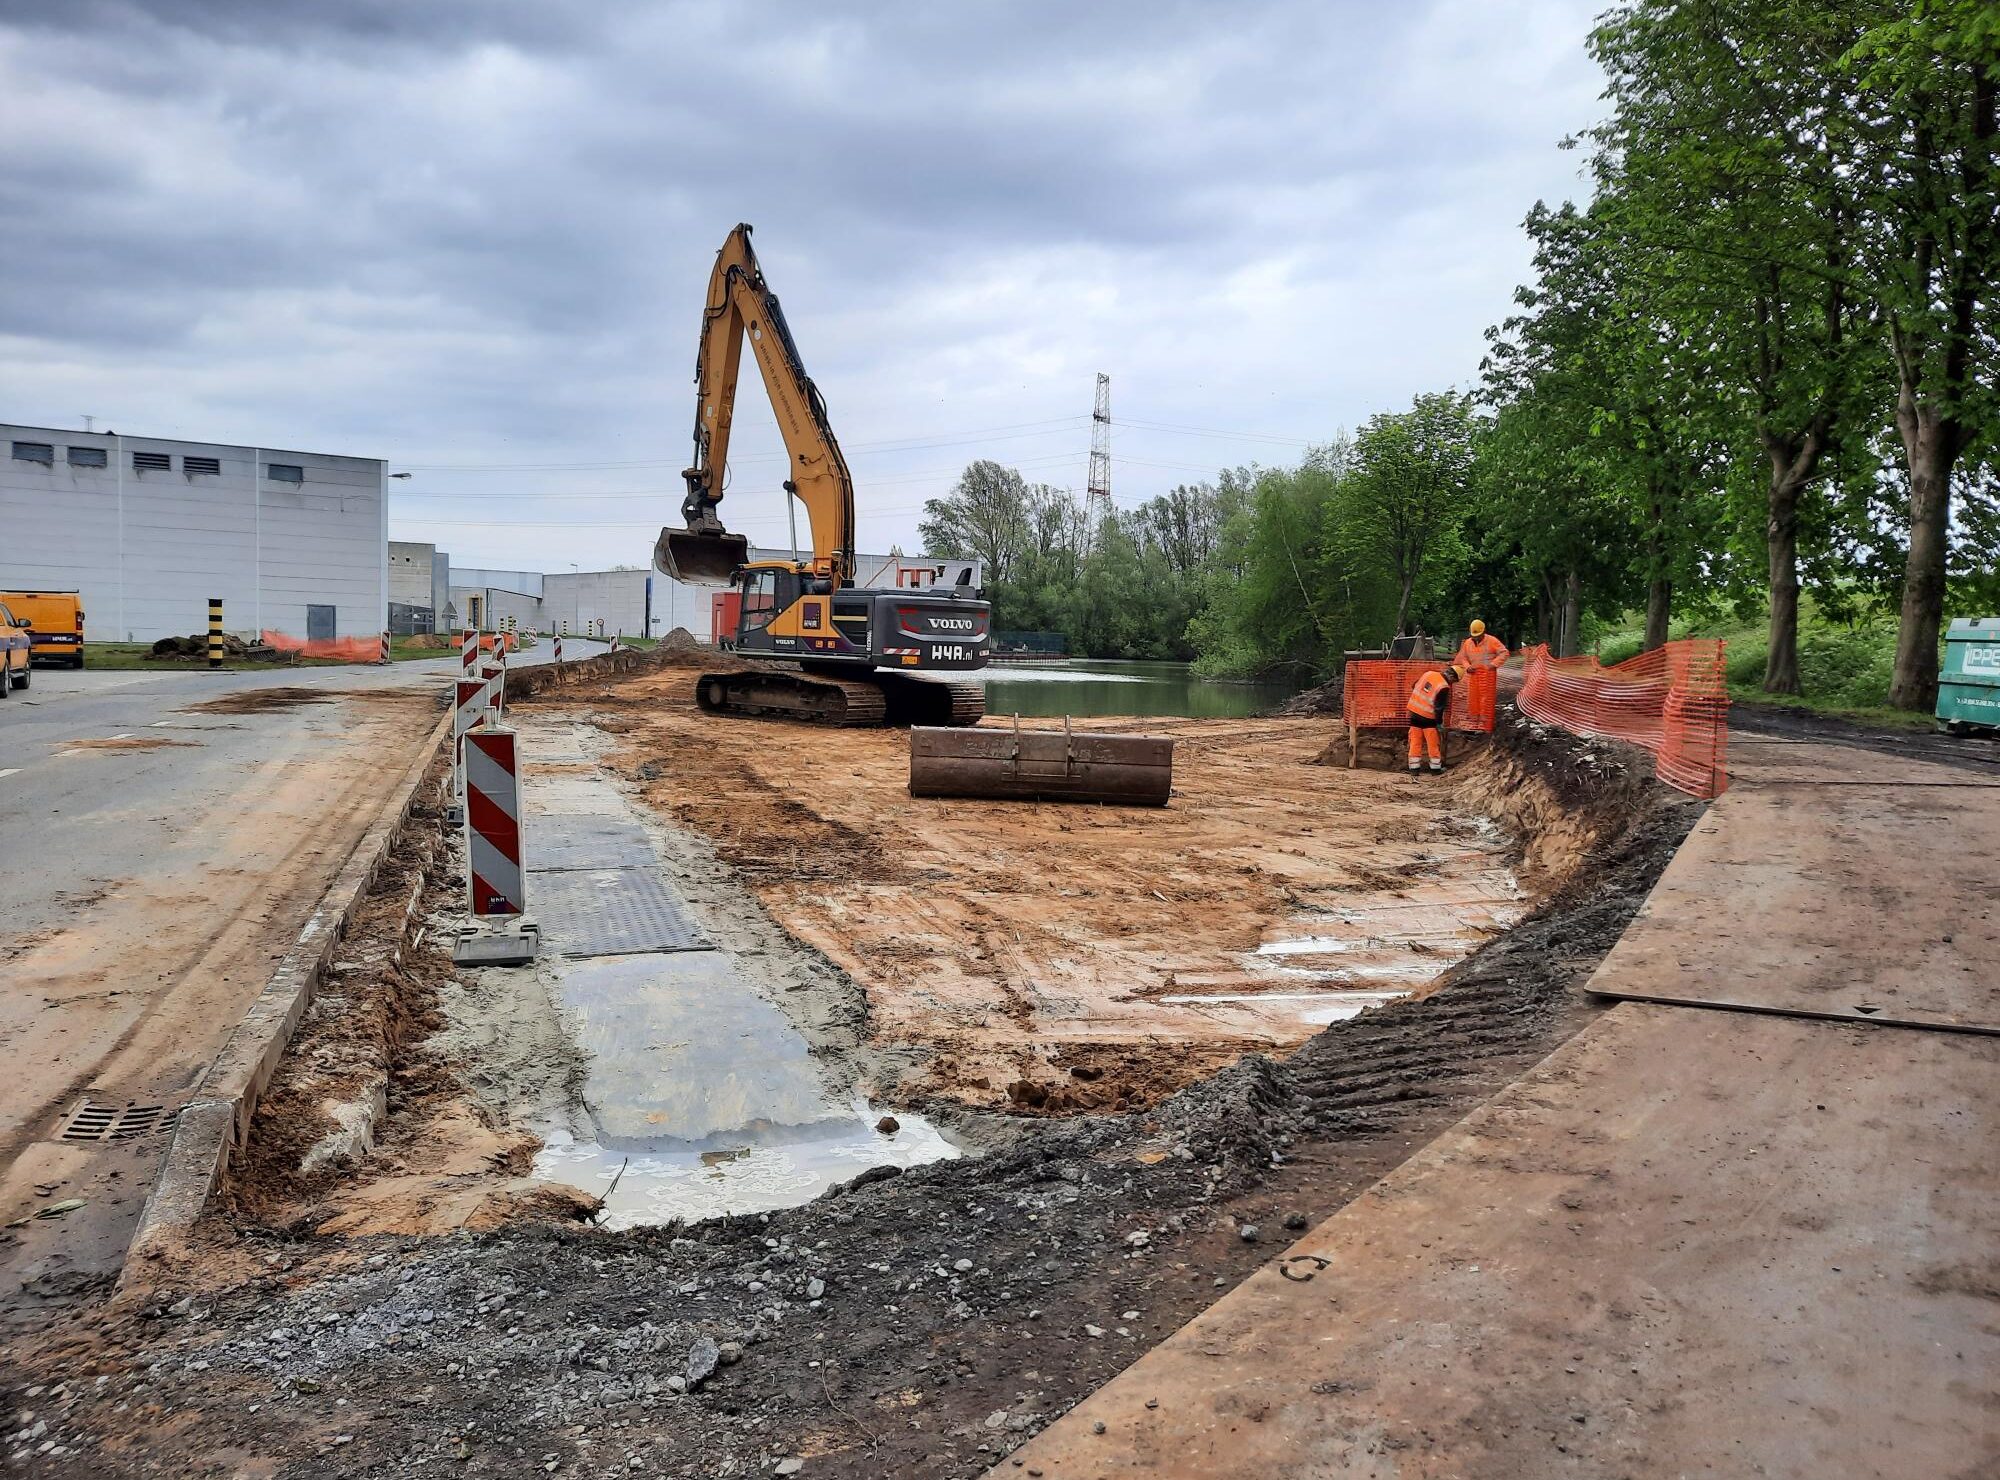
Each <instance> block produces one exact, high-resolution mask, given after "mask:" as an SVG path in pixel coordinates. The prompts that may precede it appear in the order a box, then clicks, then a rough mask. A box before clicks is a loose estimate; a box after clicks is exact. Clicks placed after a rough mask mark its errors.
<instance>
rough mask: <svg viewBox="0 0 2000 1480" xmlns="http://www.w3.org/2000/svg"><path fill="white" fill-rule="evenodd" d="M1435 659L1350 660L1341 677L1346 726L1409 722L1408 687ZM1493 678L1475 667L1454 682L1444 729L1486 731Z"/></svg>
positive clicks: (1439, 663)
mask: <svg viewBox="0 0 2000 1480" xmlns="http://www.w3.org/2000/svg"><path fill="white" fill-rule="evenodd" d="M1442 667H1444V662H1443V660H1441V659H1437V658H1409V659H1403V658H1354V659H1351V660H1350V661H1349V662H1348V665H1347V675H1346V677H1345V678H1344V679H1343V680H1342V681H1341V689H1340V715H1341V718H1342V719H1344V720H1345V721H1346V722H1347V727H1348V728H1349V729H1350V730H1358V729H1392V728H1393V729H1401V728H1402V727H1403V726H1405V725H1407V724H1409V722H1410V690H1411V689H1413V688H1414V687H1416V683H1417V680H1418V679H1420V678H1422V677H1423V676H1424V675H1425V674H1426V673H1428V672H1430V671H1431V670H1432V669H1433V668H1442ZM1494 694H1495V678H1494V673H1493V670H1492V669H1491V668H1474V669H1472V670H1471V671H1470V672H1468V673H1467V674H1466V675H1465V677H1464V679H1463V680H1461V681H1460V682H1458V683H1456V684H1453V685H1452V690H1451V699H1450V701H1449V706H1450V707H1449V708H1448V709H1447V710H1446V712H1445V728H1446V729H1449V730H1470V731H1473V732H1474V733H1476V734H1481V735H1485V734H1490V733H1492V730H1493V708H1494Z"/></svg>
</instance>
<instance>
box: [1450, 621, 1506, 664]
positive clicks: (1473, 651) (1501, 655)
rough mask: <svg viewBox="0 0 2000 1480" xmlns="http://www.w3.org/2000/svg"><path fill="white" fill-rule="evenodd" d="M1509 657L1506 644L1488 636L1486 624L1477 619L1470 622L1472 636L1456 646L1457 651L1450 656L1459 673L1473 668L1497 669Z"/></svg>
mask: <svg viewBox="0 0 2000 1480" xmlns="http://www.w3.org/2000/svg"><path fill="white" fill-rule="evenodd" d="M1510 656H1511V655H1510V654H1509V653H1508V651H1507V644H1506V643H1504V642H1502V641H1501V640H1500V639H1499V638H1497V637H1494V636H1492V635H1490V634H1489V633H1488V632H1487V630H1486V624H1485V623H1484V622H1482V621H1480V620H1479V619H1478V618H1477V617H1475V618H1473V620H1472V635H1471V636H1470V637H1468V638H1466V639H1465V641H1464V642H1461V643H1460V644H1459V645H1458V651H1457V652H1455V653H1453V654H1452V655H1451V661H1452V662H1454V663H1456V664H1457V665H1458V667H1459V669H1460V671H1461V672H1464V673H1470V672H1471V671H1472V670H1473V669H1475V668H1498V667H1499V666H1500V665H1501V664H1502V663H1504V662H1506V661H1507V659H1508V658H1509V657H1510Z"/></svg>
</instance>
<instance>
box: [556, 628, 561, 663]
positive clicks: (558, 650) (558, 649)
mask: <svg viewBox="0 0 2000 1480" xmlns="http://www.w3.org/2000/svg"><path fill="white" fill-rule="evenodd" d="M555 643H556V661H557V662H558V663H560V662H562V634H561V633H560V632H558V633H557V634H556V636H555Z"/></svg>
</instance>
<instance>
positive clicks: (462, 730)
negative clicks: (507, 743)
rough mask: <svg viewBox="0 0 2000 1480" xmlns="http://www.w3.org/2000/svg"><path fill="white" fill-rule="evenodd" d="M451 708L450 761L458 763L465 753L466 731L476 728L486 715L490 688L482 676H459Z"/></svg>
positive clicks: (454, 687) (454, 686)
mask: <svg viewBox="0 0 2000 1480" xmlns="http://www.w3.org/2000/svg"><path fill="white" fill-rule="evenodd" d="M453 689H454V694H453V701H454V702H453V704H452V710H451V744H452V763H453V764H454V765H456V764H458V763H459V762H460V760H461V759H462V757H463V756H464V754H465V745H464V742H465V736H466V733H467V731H469V730H473V729H476V728H477V727H478V725H479V722H480V721H481V720H482V719H484V718H485V717H486V711H487V708H488V701H489V698H490V695H491V692H492V691H491V690H490V689H489V688H488V686H487V683H486V680H485V679H484V678H477V677H474V678H461V679H459V680H458V681H457V682H456V683H455V684H454V685H453Z"/></svg>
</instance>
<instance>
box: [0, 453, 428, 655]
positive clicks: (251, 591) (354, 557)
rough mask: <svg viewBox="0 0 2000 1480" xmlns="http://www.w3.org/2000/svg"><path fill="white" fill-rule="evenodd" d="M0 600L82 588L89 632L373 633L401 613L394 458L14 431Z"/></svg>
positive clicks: (104, 635) (2, 472) (1, 537)
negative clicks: (393, 554) (216, 610)
mask: <svg viewBox="0 0 2000 1480" xmlns="http://www.w3.org/2000/svg"><path fill="white" fill-rule="evenodd" d="M0 451H4V454H5V456H4V459H0V588H6V589H17V590H21V589H25V590H60V591H69V590H74V591H77V592H80V593H81V594H82V598H83V607H84V611H85V614H86V615H85V630H86V633H87V635H88V636H89V637H90V638H92V639H93V640H97V641H116V640H124V641H137V642H148V641H152V640H153V639H155V638H159V637H166V636H170V635H173V634H181V635H186V634H188V633H192V632H198V631H201V630H202V629H203V628H204V627H206V625H207V621H208V602H209V598H211V597H216V596H219V597H221V598H222V602H223V608H222V610H223V624H224V626H225V627H226V628H227V629H228V630H230V631H232V632H238V633H243V634H246V635H247V634H253V633H256V632H259V631H272V632H281V633H285V634H287V635H289V636H297V637H314V638H319V637H368V636H374V635H375V634H378V633H380V632H381V631H382V630H383V624H384V621H385V619H386V615H387V610H388V603H389V566H388V524H389V521H388V509H389V500H388V495H387V482H386V479H387V469H386V467H385V465H384V464H383V462H382V461H381V460H380V459H378V458H370V457H341V456H336V455H333V454H329V453H318V452H298V451H293V450H290V449H277V448H269V447H238V446H231V445H227V444H223V443H215V442H184V441H179V440H176V439H174V438H168V437H130V436H121V435H119V434H118V433H116V432H74V431H63V430H61V429H59V428H54V427H32V426H14V425H9V424H0Z"/></svg>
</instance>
